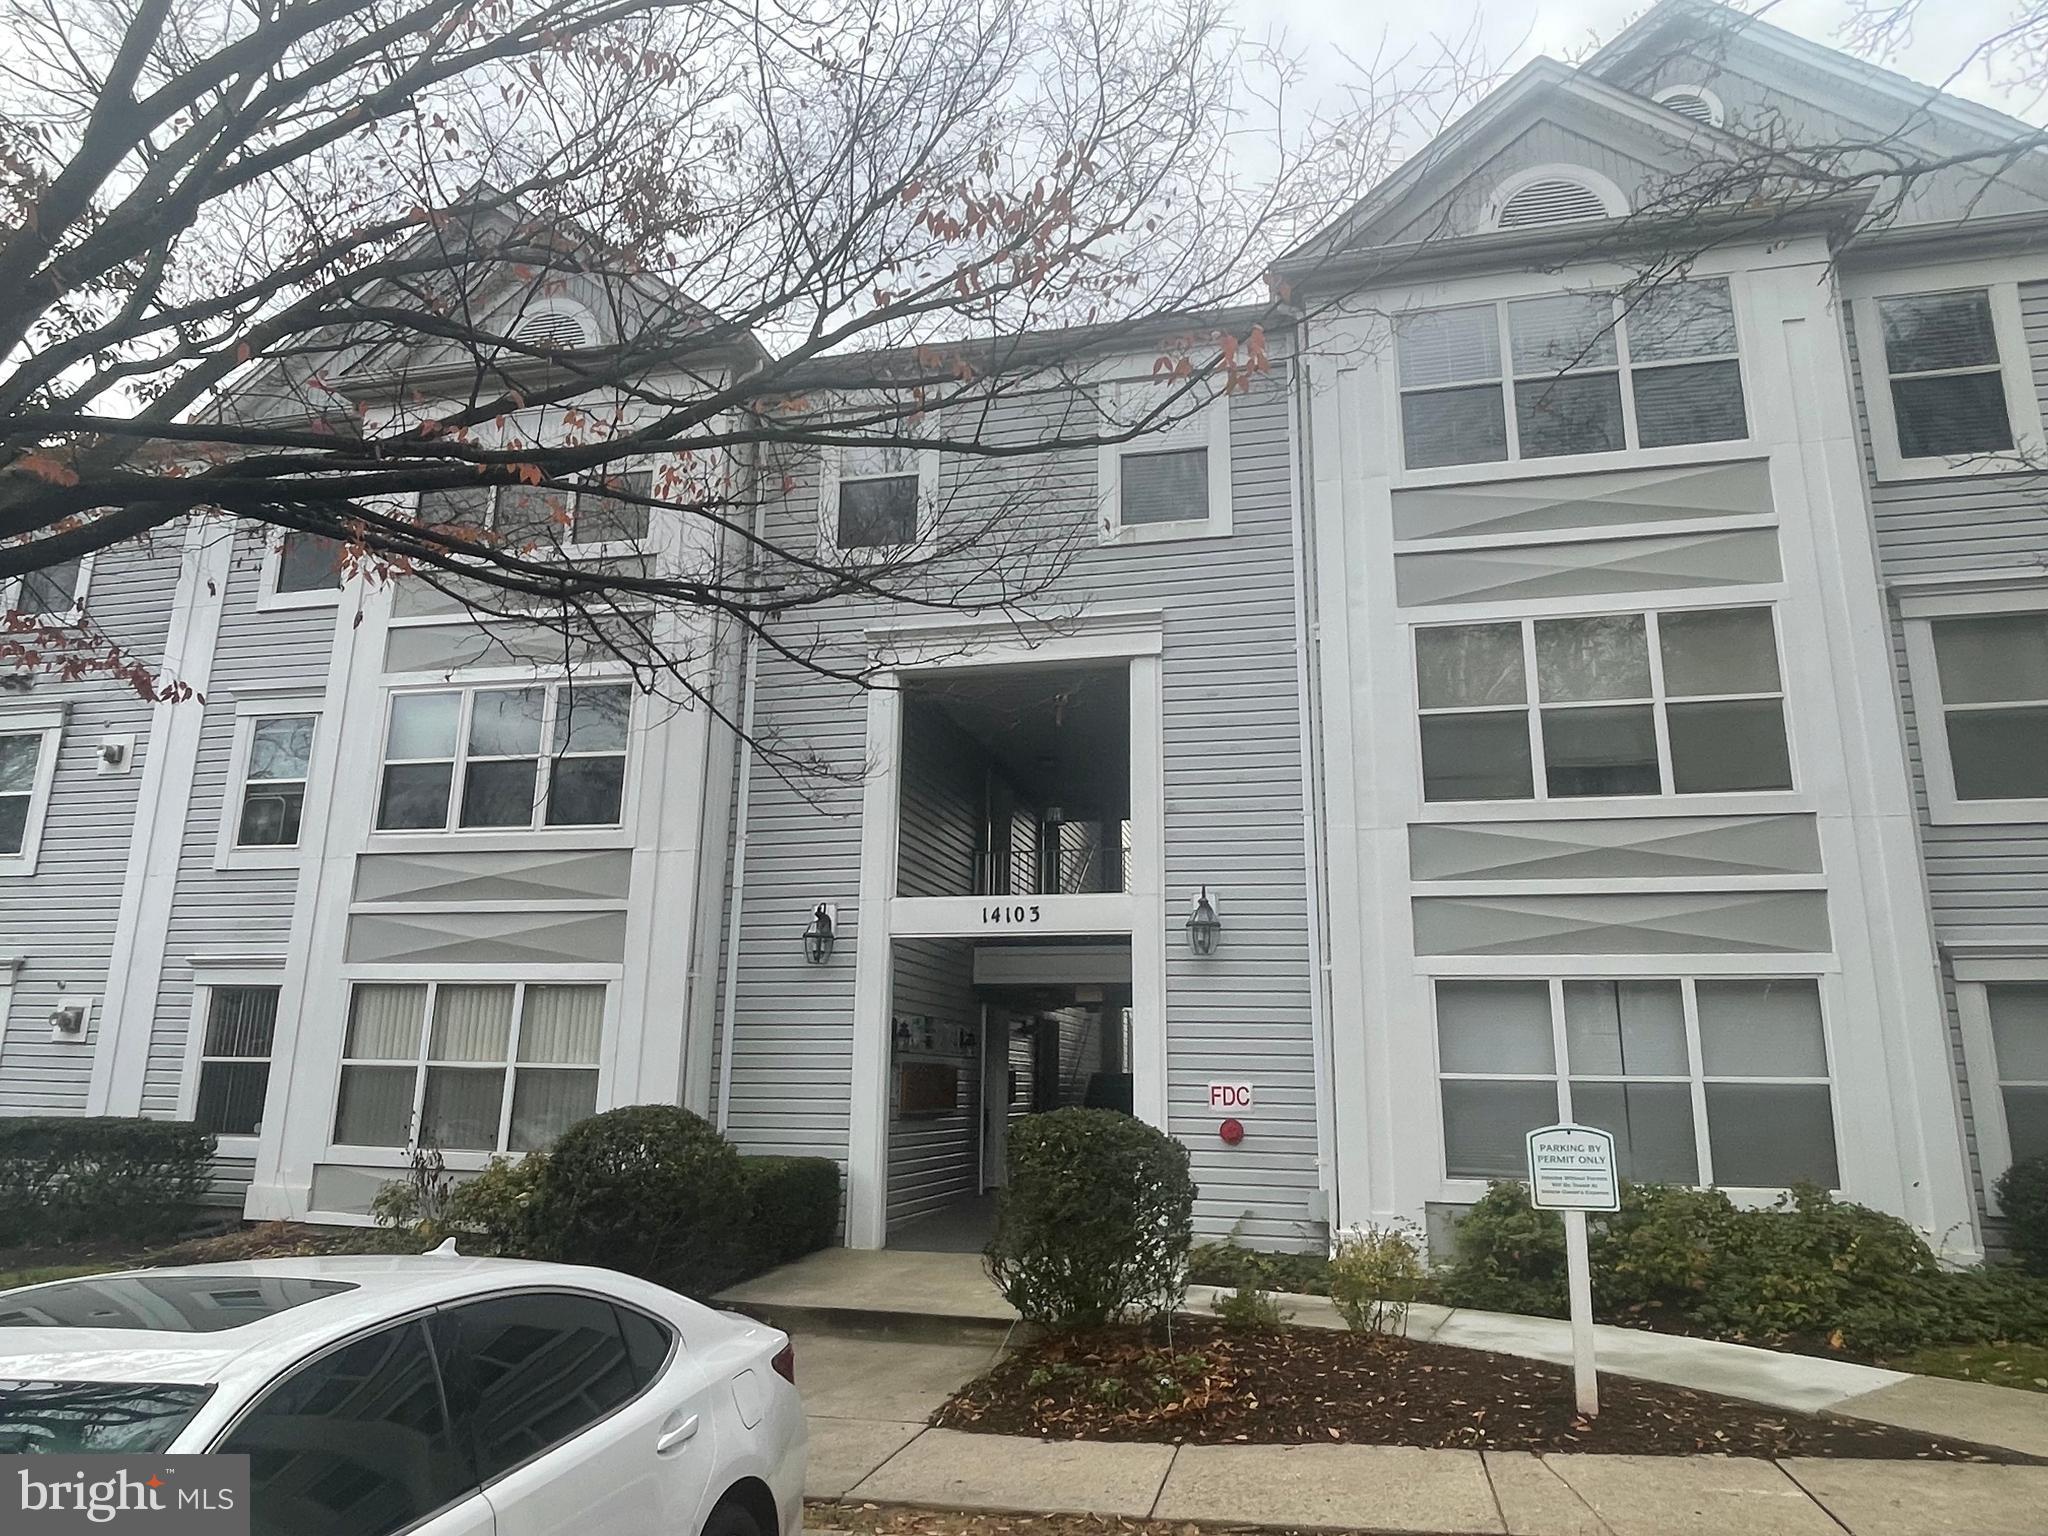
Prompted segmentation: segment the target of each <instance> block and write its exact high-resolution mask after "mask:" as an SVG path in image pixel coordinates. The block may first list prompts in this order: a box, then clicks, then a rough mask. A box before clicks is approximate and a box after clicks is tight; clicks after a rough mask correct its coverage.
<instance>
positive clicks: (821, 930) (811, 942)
mask: <svg viewBox="0 0 2048 1536" xmlns="http://www.w3.org/2000/svg"><path fill="white" fill-rule="evenodd" d="M838 926H839V909H838V908H837V907H835V906H833V905H832V903H831V902H829V901H821V902H819V903H818V904H817V906H815V907H813V908H812V909H811V921H810V924H809V926H807V927H806V928H805V929H804V959H806V960H808V961H809V962H810V963H811V964H812V965H823V964H824V963H825V962H826V961H827V960H830V959H831V958H832V941H833V939H834V938H835V937H836V930H837V928H838Z"/></svg>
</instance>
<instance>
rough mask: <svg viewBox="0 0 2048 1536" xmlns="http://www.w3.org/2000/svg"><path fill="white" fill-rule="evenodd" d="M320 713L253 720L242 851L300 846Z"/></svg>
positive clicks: (239, 826) (238, 831)
mask: <svg viewBox="0 0 2048 1536" xmlns="http://www.w3.org/2000/svg"><path fill="white" fill-rule="evenodd" d="M318 719H319V717H318V716H316V715H299V714H293V715H257V716H254V717H252V718H251V720H250V722H249V724H248V727H247V730H248V733H249V735H248V746H247V751H246V756H245V758H244V760H243V769H242V799H241V805H240V810H239V814H238V815H237V817H236V820H235V846H236V847H237V848H296V847H297V846H298V844H299V825H300V822H301V821H302V819H303V818H304V816H305V811H306V777H307V775H308V774H309V773H310V772H311V771H312V763H313V729H314V726H315V725H316V724H317V723H318Z"/></svg>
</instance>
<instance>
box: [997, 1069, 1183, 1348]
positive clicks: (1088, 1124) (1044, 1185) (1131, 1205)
mask: <svg viewBox="0 0 2048 1536" xmlns="http://www.w3.org/2000/svg"><path fill="white" fill-rule="evenodd" d="M1009 1160H1010V1181H1009V1184H1008V1185H1007V1186H1006V1187H1005V1188H1004V1190H1003V1194H1002V1200H1001V1204H1000V1205H999V1206H998V1209H997V1216H996V1235H995V1237H994V1238H993V1239H992V1240H991V1241H990V1243H989V1246H988V1252H987V1255H986V1260H987V1264H988V1272H989V1276H990V1278H991V1279H993V1280H994V1281H995V1283H996V1289H997V1290H999V1291H1001V1292H1002V1293H1003V1295H1004V1297H1005V1298H1006V1299H1007V1300H1008V1301H1009V1303H1010V1305H1011V1306H1013V1307H1015V1308H1016V1309H1017V1311H1018V1312H1019V1313H1020V1314H1021V1315H1022V1316H1023V1317H1024V1319H1025V1320H1026V1321H1027V1322H1034V1323H1045V1324H1049V1325H1051V1326H1053V1327H1057V1328H1091V1327H1100V1326H1101V1325H1102V1324H1104V1323H1107V1322H1110V1321H1112V1320H1114V1319H1117V1318H1122V1317H1151V1316H1157V1315H1159V1314H1161V1313H1170V1312H1172V1311H1173V1310H1174V1309H1175V1308H1177V1307H1178V1306H1179V1305H1180V1302H1181V1300H1182V1298H1183V1297H1184V1296H1185V1295H1186V1294H1187V1261H1188V1247H1189V1244H1190V1243H1191V1242H1192V1241H1193V1234H1194V1212H1195V1181H1194V1179H1193V1178H1192V1177H1191V1176H1190V1175H1189V1172H1188V1149H1187V1148H1186V1147H1184V1146H1182V1145H1181V1144H1180V1143H1179V1142H1178V1141H1175V1140H1174V1139H1173V1138H1172V1137H1171V1136H1168V1135H1166V1134H1165V1133H1164V1132H1163V1131H1159V1130H1155V1129H1154V1128H1153V1127H1151V1126H1149V1125H1147V1124H1145V1122H1144V1121H1142V1120H1135V1119H1133V1118H1132V1117H1131V1116H1129V1115H1125V1114H1119V1113H1118V1112H1117V1111H1115V1110H1111V1109H1056V1110H1052V1111H1050V1112H1048V1113H1046V1114H1042V1115H1032V1116H1030V1117H1028V1118H1027V1119H1025V1120H1022V1121H1020V1122H1018V1123H1016V1124H1013V1125H1012V1126H1011V1127H1010V1152H1009Z"/></svg>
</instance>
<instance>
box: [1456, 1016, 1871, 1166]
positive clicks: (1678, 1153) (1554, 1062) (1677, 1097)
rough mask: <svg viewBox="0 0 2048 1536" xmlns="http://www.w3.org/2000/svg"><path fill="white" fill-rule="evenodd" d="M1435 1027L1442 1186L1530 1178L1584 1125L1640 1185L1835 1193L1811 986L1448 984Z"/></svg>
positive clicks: (1822, 1049)
mask: <svg viewBox="0 0 2048 1536" xmlns="http://www.w3.org/2000/svg"><path fill="white" fill-rule="evenodd" d="M1436 1024H1437V1065H1438V1072H1439V1077H1440V1083H1439V1088H1440V1093H1441V1098H1442V1107H1443V1137H1444V1171H1445V1174H1446V1176H1447V1177H1450V1178H1453V1179H1499V1178H1520V1177H1523V1176H1524V1175H1525V1173H1526V1168H1527V1164H1526V1157H1525V1153H1524V1148H1523V1140H1524V1138H1525V1137H1526V1136H1527V1134H1528V1133H1529V1132H1530V1131H1532V1130H1535V1129H1537V1128H1539V1127H1541V1126H1545V1125H1549V1124H1552V1123H1554V1122H1557V1121H1577V1122H1579V1123H1581V1124H1585V1125H1594V1126H1598V1127H1599V1128H1600V1129H1602V1130H1605V1131H1610V1132H1612V1133H1613V1135H1614V1140H1615V1156H1616V1159H1617V1161H1618V1162H1619V1165H1620V1173H1621V1176H1622V1177H1623V1178H1625V1179H1631V1180H1635V1181H1637V1182H1641V1183H1663V1184H1719V1185H1727V1186H1733V1187H1737V1188H1762V1189H1779V1188H1783V1187H1785V1186H1787V1185H1790V1184H1792V1183H1795V1182H1800V1181H1810V1182H1812V1183H1816V1184H1819V1185H1821V1186H1822V1187H1823V1188H1830V1189H1831V1188H1834V1187H1835V1186H1836V1185H1837V1184H1839V1183H1840V1170H1839V1167H1838V1164H1837V1161H1836V1151H1835V1126H1834V1107H1833V1100H1832V1095H1831V1091H1830V1086H1829V1072H1828V1056H1827V1044H1826V1037H1825V1032H1824V1030H1823V1028H1822V1018H1821V1003H1820V987H1819V983H1818V982H1817V981H1815V980H1813V979H1812V978H1805V977H1774V978H1769V979H1756V980H1752V979H1747V978H1744V979H1733V978H1730V979H1723V978H1706V977H1701V978H1697V979H1695V978H1692V977H1671V978H1644V979H1633V978H1632V979H1628V980H1607V979H1593V978H1585V979H1579V978H1571V979H1562V980H1559V979H1552V980H1526V981H1525V980H1492V979H1486V980H1476V979H1475V980H1463V979H1460V980H1449V979H1446V980H1440V981H1438V982H1437V983H1436Z"/></svg>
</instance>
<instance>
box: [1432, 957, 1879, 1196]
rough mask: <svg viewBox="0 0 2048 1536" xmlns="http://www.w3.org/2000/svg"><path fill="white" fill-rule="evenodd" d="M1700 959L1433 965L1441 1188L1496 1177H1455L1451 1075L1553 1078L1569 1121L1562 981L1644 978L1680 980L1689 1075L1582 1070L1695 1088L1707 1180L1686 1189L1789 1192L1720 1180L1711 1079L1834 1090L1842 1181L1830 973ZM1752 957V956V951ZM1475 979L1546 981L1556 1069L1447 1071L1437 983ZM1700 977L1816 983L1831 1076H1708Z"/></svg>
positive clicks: (1698, 1148) (1696, 1148)
mask: <svg viewBox="0 0 2048 1536" xmlns="http://www.w3.org/2000/svg"><path fill="white" fill-rule="evenodd" d="M1700 958H1702V957H1699V956H1690V955H1688V956H1661V955H1660V956H1654V957H1644V959H1645V961H1647V962H1648V963H1646V964H1643V965H1642V966H1641V969H1640V970H1636V969H1634V968H1631V969H1628V970H1621V969H1614V968H1601V969H1586V970H1577V969H1574V970H1572V971H1569V972H1557V971H1548V972H1532V971H1530V970H1529V969H1528V967H1527V963H1526V962H1523V963H1522V964H1521V965H1519V966H1516V967H1511V968H1506V969H1501V970H1497V971H1486V972H1481V973H1475V972H1464V971H1450V970H1440V969H1432V970H1430V971H1427V972H1425V973H1424V974H1425V975H1427V977H1428V998H1429V1062H1430V1069H1431V1071H1432V1072H1433V1073H1434V1074H1435V1077H1434V1086H1433V1087H1432V1089H1431V1095H1432V1098H1433V1100H1434V1106H1433V1115H1434V1123H1435V1127H1436V1170H1437V1177H1438V1181H1439V1187H1440V1188H1441V1189H1442V1191H1443V1193H1444V1195H1445V1196H1446V1197H1447V1198H1449V1199H1453V1200H1468V1199H1476V1198H1477V1197H1478V1196H1479V1195H1481V1194H1483V1193H1485V1191H1486V1188H1487V1186H1488V1184H1489V1182H1490V1181H1489V1180H1486V1179H1475V1178H1471V1177H1468V1176H1466V1175H1462V1174H1460V1175H1456V1176H1454V1175H1452V1173H1451V1172H1450V1154H1449V1149H1448V1147H1447V1146H1446V1143H1445V1137H1444V1123H1443V1086H1442V1085H1443V1084H1444V1082H1445V1081H1446V1080H1448V1081H1452V1082H1471V1081H1490V1082H1509V1081H1519V1082H1553V1081H1554V1082H1555V1084H1556V1086H1557V1115H1558V1120H1559V1121H1560V1122H1561V1123H1564V1122H1569V1121H1570V1120H1571V1118H1572V1115H1571V1109H1570V1103H1571V1097H1570V1096H1571V1079H1572V1076H1573V1074H1572V1071H1571V1062H1570V1059H1569V1057H1568V1055H1567V1053H1566V1032H1565V1014H1564V987H1565V983H1566V982H1568V981H1614V980H1623V979H1633V980H1643V981H1675V982H1677V983H1678V985H1679V992H1680V998H1681V1001H1682V1005H1683V1007H1684V1010H1685V1050H1686V1076H1684V1077H1683V1078H1681V1077H1678V1076H1676V1075H1675V1074H1655V1075H1639V1076H1638V1075H1623V1074H1618V1073H1582V1074H1579V1076H1580V1078H1581V1080H1582V1081H1588V1082H1601V1083H1606V1082H1630V1083H1633V1082H1645V1083H1659V1082H1662V1083H1672V1084H1676V1083H1679V1082H1684V1083H1686V1084H1687V1085H1688V1086H1689V1087H1690V1089H1691V1096H1692V1130H1693V1155H1694V1158H1695V1159H1696V1162H1697V1166H1698V1170H1699V1173H1700V1175H1701V1178H1700V1181H1699V1182H1698V1183H1697V1184H1691V1185H1686V1186H1682V1187H1684V1188H1690V1189H1719V1190H1721V1191H1722V1192H1723V1193H1725V1194H1728V1195H1730V1196H1731V1197H1733V1198H1734V1199H1735V1200H1736V1201H1737V1203H1738V1204H1751V1203H1764V1202H1768V1201H1770V1200H1773V1199H1776V1198H1777V1197H1778V1196H1780V1195H1783V1194H1785V1193H1786V1191H1787V1189H1789V1187H1790V1186H1782V1187H1778V1186H1770V1185H1746V1184H1738V1185H1729V1184H1718V1183H1716V1182H1715V1181H1714V1177H1713V1167H1714V1164H1713V1149H1712V1146H1711V1138H1710V1134H1709V1129H1708V1125H1707V1086H1708V1084H1710V1083H1717V1084H1718V1083H1737V1084H1750V1083H1754V1084H1763V1085H1773V1084H1776V1085H1799V1086H1812V1085H1814V1084H1824V1085H1825V1086H1826V1087H1827V1090H1828V1121H1829V1129H1830V1131H1831V1132H1832V1133H1833V1135H1834V1141H1835V1177H1836V1179H1837V1180H1838V1181H1841V1180H1843V1178H1844V1166H1843V1165H1844V1162H1845V1158H1844V1151H1843V1149H1844V1146H1845V1142H1844V1138H1843V1136H1842V1102H1841V1101H1842V1094H1841V1091H1840V1088H1839V1076H1840V1074H1839V1072H1838V1071H1837V1068H1836V1062H1837V1060H1838V1054H1837V1050H1836V1046H1835V1039H1834V1010H1833V1009H1832V1008H1830V1007H1829V1006H1828V986H1827V981H1826V975H1827V972H1826V971H1825V970H1824V969H1822V968H1819V967H1816V966H1814V965H1812V964H1811V963H1807V964H1804V965H1800V964H1797V963H1796V962H1795V964H1794V965H1793V966H1792V967H1791V968H1781V966H1782V964H1783V960H1784V959H1787V958H1790V957H1780V958H1779V964H1774V965H1772V966H1770V967H1769V968H1758V967H1756V966H1754V965H1753V964H1752V965H1751V966H1749V967H1746V968H1745V967H1744V966H1742V965H1729V964H1727V963H1726V962H1727V961H1734V960H1741V959H1743V958H1745V957H1740V956H1726V957H1715V958H1716V959H1717V960H1719V961H1721V962H1722V963H1719V964H1715V965H1713V966H1712V967H1711V968H1706V967H1701V966H1699V965H1698V964H1696V963H1695V962H1696V961H1698V960H1699V959H1700ZM1747 958H1750V959H1752V960H1753V958H1754V957H1747ZM1673 961H1682V962H1683V964H1682V965H1674V964H1672V962H1673ZM1475 978H1477V979H1484V980H1488V981H1493V980H1499V981H1523V982H1542V983H1544V984H1546V986H1547V987H1548V988H1549V994H1550V1029H1551V1070H1550V1071H1549V1072H1548V1073H1541V1072H1534V1073H1518V1072H1452V1073H1446V1072H1445V1071H1444V1068H1443V1032H1442V1029H1441V1026H1440V1024H1439V1021H1438V1018H1437V983H1438V982H1439V981H1464V980H1471V979H1475ZM1702 981H1708V982H1715V981H1811V982H1812V983H1813V984H1814V991H1815V994H1816V996H1817V997H1818V1000H1819V1004H1820V1030H1821V1050H1822V1052H1823V1054H1824V1055H1825V1056H1826V1058H1827V1075H1826V1076H1825V1077H1819V1078H1815V1077H1727V1076H1722V1077H1712V1076H1709V1074H1708V1073H1707V1070H1706V1062H1705V1059H1704V1058H1703V1057H1702V1055H1701V1051H1700V1032H1699V983H1701V982H1702ZM1841 1188H1842V1185H1841V1183H1840V1182H1838V1183H1837V1185H1836V1187H1835V1192H1836V1193H1840V1192H1841Z"/></svg>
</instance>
